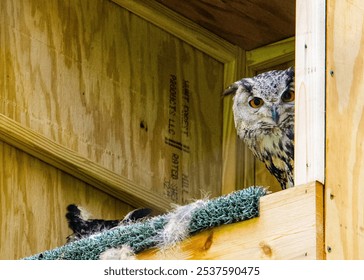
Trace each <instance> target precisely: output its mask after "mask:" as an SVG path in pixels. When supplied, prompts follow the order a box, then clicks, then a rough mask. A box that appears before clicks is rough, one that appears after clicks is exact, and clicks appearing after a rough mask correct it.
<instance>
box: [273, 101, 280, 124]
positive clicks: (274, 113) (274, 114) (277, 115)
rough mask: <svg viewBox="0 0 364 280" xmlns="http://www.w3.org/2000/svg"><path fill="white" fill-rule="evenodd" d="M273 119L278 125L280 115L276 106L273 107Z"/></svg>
mask: <svg viewBox="0 0 364 280" xmlns="http://www.w3.org/2000/svg"><path fill="white" fill-rule="evenodd" d="M272 119H273V121H274V122H275V123H276V124H278V122H279V113H278V111H277V107H276V106H274V105H273V106H272Z"/></svg>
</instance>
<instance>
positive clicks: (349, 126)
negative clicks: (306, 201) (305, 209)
mask: <svg viewBox="0 0 364 280" xmlns="http://www.w3.org/2000/svg"><path fill="white" fill-rule="evenodd" d="M326 69H327V74H326V75H327V78H326V84H327V90H326V95H327V97H326V98H327V117H326V135H327V138H326V154H327V157H326V211H325V212H326V250H327V258H328V259H364V79H363V77H364V76H363V75H364V74H363V73H364V2H363V1H360V0H353V1H346V0H336V1H334V0H328V1H327V65H326Z"/></svg>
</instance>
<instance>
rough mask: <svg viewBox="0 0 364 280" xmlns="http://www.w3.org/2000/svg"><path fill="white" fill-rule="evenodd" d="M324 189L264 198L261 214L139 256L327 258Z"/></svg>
mask: <svg viewBox="0 0 364 280" xmlns="http://www.w3.org/2000/svg"><path fill="white" fill-rule="evenodd" d="M323 234H324V233H323V187H322V185H321V184H319V183H316V182H313V183H310V184H307V185H303V186H298V187H295V188H291V189H288V190H285V191H280V192H277V193H273V194H270V195H267V196H264V197H262V198H261V200H260V217H259V218H255V219H251V220H248V221H244V222H240V223H235V224H230V225H224V226H220V227H217V228H212V229H209V230H206V231H203V232H201V233H199V234H197V235H194V236H192V237H191V238H189V239H187V240H185V241H183V242H181V244H179V245H178V246H177V247H176V248H172V249H167V250H165V251H163V252H161V251H158V250H156V249H154V250H149V251H146V252H142V253H140V254H139V255H138V256H137V257H138V259H199V260H202V259H324V258H325V255H324V242H323Z"/></svg>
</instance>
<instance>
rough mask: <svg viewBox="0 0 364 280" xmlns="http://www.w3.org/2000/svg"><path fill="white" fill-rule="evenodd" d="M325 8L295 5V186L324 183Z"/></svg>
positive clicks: (315, 2) (321, 3)
mask: <svg viewBox="0 0 364 280" xmlns="http://www.w3.org/2000/svg"><path fill="white" fill-rule="evenodd" d="M325 4H326V1H325V0H298V1H296V8H297V11H298V12H297V20H296V68H295V69H296V73H295V91H296V100H295V162H294V163H295V164H294V168H295V183H296V184H305V183H307V182H311V181H315V180H317V181H320V182H321V183H322V184H324V180H325V174H324V173H325V12H326V8H325Z"/></svg>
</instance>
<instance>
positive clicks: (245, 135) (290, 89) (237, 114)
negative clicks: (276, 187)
mask: <svg viewBox="0 0 364 280" xmlns="http://www.w3.org/2000/svg"><path fill="white" fill-rule="evenodd" d="M229 94H233V114H234V122H235V127H236V130H237V134H238V136H239V138H241V139H242V140H243V141H244V142H245V143H246V145H247V146H248V147H249V149H250V150H251V151H252V152H253V154H254V156H255V157H256V158H258V159H259V160H261V161H262V162H263V163H264V164H265V166H266V167H267V169H268V170H269V171H270V173H272V174H273V175H274V177H275V178H276V179H277V180H278V182H279V183H280V185H281V187H282V189H286V188H290V187H293V186H294V178H293V163H294V102H295V101H294V100H295V92H294V69H293V68H289V69H287V70H273V71H269V72H265V73H262V74H259V75H257V76H255V77H253V78H245V79H242V80H239V81H237V82H235V83H233V84H232V85H230V86H229V87H228V88H227V89H226V90H225V92H224V95H229Z"/></svg>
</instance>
